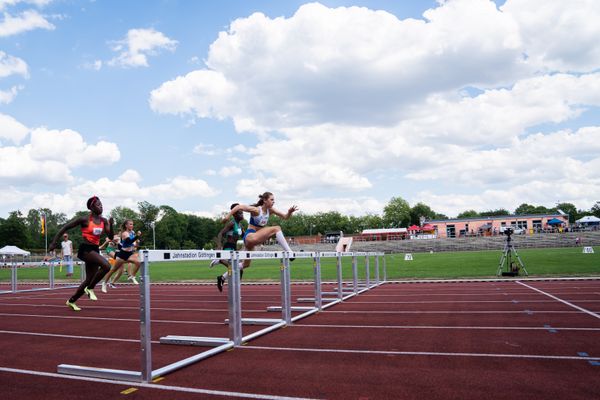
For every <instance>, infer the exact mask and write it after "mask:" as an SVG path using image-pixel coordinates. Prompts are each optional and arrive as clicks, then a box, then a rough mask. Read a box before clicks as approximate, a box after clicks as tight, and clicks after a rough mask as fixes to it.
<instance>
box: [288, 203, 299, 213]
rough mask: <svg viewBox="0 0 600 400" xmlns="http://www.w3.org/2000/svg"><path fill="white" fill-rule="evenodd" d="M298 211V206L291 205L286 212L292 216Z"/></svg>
mask: <svg viewBox="0 0 600 400" xmlns="http://www.w3.org/2000/svg"><path fill="white" fill-rule="evenodd" d="M296 211H298V206H297V205H293V206H291V207H290V209H289V210H288V214H289V215H292V214H293V213H294V212H296Z"/></svg>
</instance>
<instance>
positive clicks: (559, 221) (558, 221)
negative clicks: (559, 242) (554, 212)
mask: <svg viewBox="0 0 600 400" xmlns="http://www.w3.org/2000/svg"><path fill="white" fill-rule="evenodd" d="M564 223H565V221H563V220H562V219H558V218H552V219H551V220H550V221H548V225H562V224H564Z"/></svg>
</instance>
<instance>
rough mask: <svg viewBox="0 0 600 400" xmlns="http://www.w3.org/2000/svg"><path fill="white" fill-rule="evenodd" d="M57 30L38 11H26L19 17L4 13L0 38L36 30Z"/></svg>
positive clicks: (0, 23)
mask: <svg viewBox="0 0 600 400" xmlns="http://www.w3.org/2000/svg"><path fill="white" fill-rule="evenodd" d="M54 28H55V26H54V25H52V24H51V23H50V22H49V21H48V20H47V19H46V18H45V17H44V16H43V15H41V14H40V13H39V12H37V11H36V10H26V11H23V12H22V13H21V14H19V15H17V16H13V15H11V14H9V13H7V12H4V15H3V19H2V20H1V21H0V37H6V36H13V35H17V34H19V33H23V32H27V31H32V30H35V29H48V30H53V29H54Z"/></svg>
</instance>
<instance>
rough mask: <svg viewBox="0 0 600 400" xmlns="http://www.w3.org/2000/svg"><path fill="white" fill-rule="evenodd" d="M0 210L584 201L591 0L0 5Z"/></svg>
mask: <svg viewBox="0 0 600 400" xmlns="http://www.w3.org/2000/svg"><path fill="white" fill-rule="evenodd" d="M0 14H1V15H0V185H2V188H3V190H2V192H1V193H0V216H1V217H5V216H6V215H7V214H8V212H10V211H13V210H16V209H21V210H23V211H27V210H28V209H30V208H38V207H49V208H51V209H53V210H54V211H56V212H64V213H66V214H67V215H71V214H72V213H74V212H75V211H77V210H80V209H82V208H83V207H84V203H85V199H87V198H88V197H89V196H90V195H92V194H96V195H98V196H101V198H102V199H103V201H104V203H105V206H106V208H107V209H111V208H113V207H115V206H128V207H132V208H135V205H136V204H137V202H139V201H143V200H146V201H149V202H151V203H153V204H156V205H160V204H168V205H171V206H173V207H174V208H176V209H177V210H178V211H182V212H189V213H194V214H197V215H205V216H214V215H217V214H219V213H221V212H222V211H224V210H226V209H228V205H229V204H230V203H231V202H233V201H237V202H243V203H250V202H253V201H254V200H255V199H256V196H257V195H258V194H259V193H262V192H263V191H272V192H274V193H275V195H276V200H277V204H278V205H279V207H281V208H282V209H285V208H286V207H288V206H289V205H291V204H297V205H299V207H300V209H301V210H302V211H305V212H308V213H314V212H318V211H329V210H336V211H340V212H342V213H347V214H353V215H364V214H365V213H381V212H382V209H383V207H384V206H385V204H386V203H387V202H388V201H389V200H390V198H391V197H393V196H401V197H403V198H405V199H406V200H408V201H409V203H411V204H415V203H416V202H419V201H421V202H424V203H426V204H428V205H430V206H431V207H432V208H433V209H435V210H436V211H438V212H442V213H445V214H447V215H449V216H454V215H456V214H458V213H459V212H461V211H464V210H467V209H476V210H488V209H495V208H499V207H504V208H508V209H511V210H512V209H514V208H515V207H517V206H518V205H519V204H521V203H523V202H527V203H532V204H541V205H546V206H553V205H554V204H556V202H558V201H560V202H565V201H567V202H572V203H574V204H575V205H576V206H578V207H579V208H589V207H591V206H592V205H593V204H594V203H595V202H596V201H598V200H600V185H599V183H600V172H599V171H600V117H599V115H600V113H599V112H598V106H599V104H600V90H599V89H600V73H599V68H600V43H599V41H598V40H597V38H598V37H600V28H599V27H598V26H597V25H598V24H597V23H596V21H597V20H598V18H599V17H600V6H599V3H598V2H596V1H585V0H577V1H573V2H568V4H567V2H564V1H560V0H556V1H541V0H527V1H525V0H508V1H506V2H501V1H497V2H492V1H488V0H449V1H440V2H437V1H402V2H397V1H321V2H319V3H316V2H315V3H308V2H300V1H276V2H274V1H252V2H248V1H227V2H207V1H206V2H205V1H126V2H123V1H83V0H82V1H67V0H54V1H53V0H30V1H28V0H0Z"/></svg>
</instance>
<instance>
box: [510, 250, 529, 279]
mask: <svg viewBox="0 0 600 400" xmlns="http://www.w3.org/2000/svg"><path fill="white" fill-rule="evenodd" d="M512 251H513V252H514V253H515V257H517V260H518V261H519V264H520V265H521V268H522V269H523V271H524V272H525V275H526V276H529V273H528V272H527V269H525V264H523V260H521V257H519V253H517V249H515V248H514V247H513V248H512Z"/></svg>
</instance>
